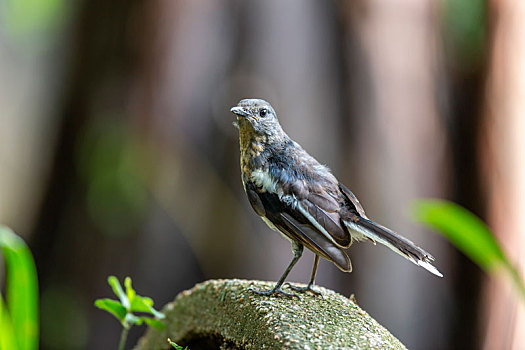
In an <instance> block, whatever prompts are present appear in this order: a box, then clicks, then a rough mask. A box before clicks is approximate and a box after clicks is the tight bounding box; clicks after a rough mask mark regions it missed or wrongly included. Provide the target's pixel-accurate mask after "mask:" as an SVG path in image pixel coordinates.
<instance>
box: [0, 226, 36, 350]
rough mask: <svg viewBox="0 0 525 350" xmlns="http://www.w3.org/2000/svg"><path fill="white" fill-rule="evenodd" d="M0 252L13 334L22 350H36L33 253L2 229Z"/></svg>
mask: <svg viewBox="0 0 525 350" xmlns="http://www.w3.org/2000/svg"><path fill="white" fill-rule="evenodd" d="M0 248H1V251H2V254H3V256H4V259H5V261H6V302H7V310H8V311H7V312H8V313H9V315H10V318H11V323H12V328H13V330H14V333H12V334H14V338H15V339H16V341H17V342H18V349H19V350H33V349H37V347H38V337H39V323H38V318H39V317H38V280H37V274H36V267H35V263H34V261H33V257H32V255H31V251H30V250H29V248H28V247H27V245H26V244H25V243H24V241H23V240H22V239H21V238H20V237H18V236H17V235H16V234H15V233H14V232H13V231H11V230H10V229H9V228H7V227H5V226H0ZM2 310H4V307H2ZM2 313H3V314H4V313H5V311H3V312H2Z"/></svg>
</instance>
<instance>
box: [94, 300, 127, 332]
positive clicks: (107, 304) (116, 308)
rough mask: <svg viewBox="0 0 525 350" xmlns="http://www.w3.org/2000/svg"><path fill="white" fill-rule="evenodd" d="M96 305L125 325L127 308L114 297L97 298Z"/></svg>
mask: <svg viewBox="0 0 525 350" xmlns="http://www.w3.org/2000/svg"><path fill="white" fill-rule="evenodd" d="M95 306H96V307H98V308H99V309H101V310H104V311H107V312H109V313H110V314H112V315H113V316H115V317H116V318H117V319H118V320H119V321H120V323H122V325H123V326H125V325H124V323H125V321H126V314H127V310H126V308H125V307H124V306H122V305H121V304H120V303H119V302H118V301H116V300H113V299H107V298H106V299H97V300H95Z"/></svg>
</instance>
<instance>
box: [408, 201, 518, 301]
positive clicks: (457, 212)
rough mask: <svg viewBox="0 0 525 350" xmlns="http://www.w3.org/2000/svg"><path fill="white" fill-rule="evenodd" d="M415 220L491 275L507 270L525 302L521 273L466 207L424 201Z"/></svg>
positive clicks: (418, 203)
mask: <svg viewBox="0 0 525 350" xmlns="http://www.w3.org/2000/svg"><path fill="white" fill-rule="evenodd" d="M413 212H414V216H415V219H416V220H417V221H419V222H422V223H423V224H425V225H426V226H428V227H430V228H433V229H435V230H437V231H438V232H439V233H441V234H442V235H443V236H445V237H446V238H448V240H449V241H450V242H451V243H452V244H454V245H455V246H456V248H458V249H459V250H460V251H461V252H463V254H465V255H466V256H467V257H469V258H470V260H472V261H473V262H474V263H476V264H477V265H478V266H479V267H481V268H482V269H484V270H485V271H486V272H487V273H492V272H494V270H495V269H497V268H504V269H505V271H506V272H507V273H508V274H509V275H510V276H511V278H512V279H513V281H514V282H515V284H516V286H517V288H518V290H519V291H520V293H521V296H522V297H523V298H524V300H525V285H524V283H523V280H522V279H521V276H520V274H519V272H518V270H517V269H516V268H515V267H514V266H513V265H512V264H511V263H510V262H509V260H508V259H507V257H506V256H505V254H504V252H503V250H502V249H501V247H500V245H499V244H498V242H497V241H496V238H495V237H494V235H493V233H492V232H491V230H490V229H489V228H488V227H487V225H485V223H484V222H483V221H482V220H481V219H479V218H478V217H477V216H476V215H474V214H473V213H471V212H470V211H468V210H467V209H465V208H463V207H462V206H460V205H458V204H455V203H452V202H448V201H444V200H433V199H429V200H420V201H417V202H416V204H415V207H414V211H413Z"/></svg>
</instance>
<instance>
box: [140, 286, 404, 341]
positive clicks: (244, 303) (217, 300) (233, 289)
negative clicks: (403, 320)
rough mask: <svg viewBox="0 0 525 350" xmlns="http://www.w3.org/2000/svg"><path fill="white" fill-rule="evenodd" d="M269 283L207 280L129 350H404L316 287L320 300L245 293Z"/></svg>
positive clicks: (345, 302) (347, 303) (352, 306)
mask: <svg viewBox="0 0 525 350" xmlns="http://www.w3.org/2000/svg"><path fill="white" fill-rule="evenodd" d="M274 283H275V282H262V281H246V280H210V281H206V282H203V283H199V284H197V285H196V286H195V287H193V288H192V289H190V290H187V291H184V292H182V293H180V294H179V295H178V296H177V297H176V298H175V301H173V302H172V303H169V304H168V305H166V307H164V310H163V312H164V313H165V314H166V322H165V323H166V325H167V327H166V329H164V330H162V331H157V330H154V329H152V328H150V329H149V330H148V331H147V332H146V334H145V335H144V336H143V337H142V339H141V340H140V341H139V343H138V345H137V346H136V348H135V349H137V350H146V349H152V350H153V349H155V350H157V349H172V348H171V347H170V345H169V344H168V343H167V339H168V338H170V339H171V340H172V341H174V342H176V343H177V344H179V345H183V346H188V348H189V349H190V350H198V349H311V350H314V349H405V346H404V345H403V344H402V343H401V342H400V341H399V340H397V339H396V338H395V337H394V336H393V335H392V334H390V333H389V332H388V331H387V330H386V329H385V328H384V327H383V326H381V325H380V324H379V323H377V321H376V320H374V319H373V318H372V317H370V315H368V314H367V313H366V312H365V311H363V310H362V309H361V308H360V307H359V306H357V304H356V303H355V301H353V300H350V299H348V298H346V297H344V296H342V295H340V294H337V293H336V292H334V291H332V290H329V289H325V288H322V287H319V286H316V288H317V290H319V291H320V292H321V295H312V294H310V293H305V294H301V299H300V300H297V299H296V298H292V299H289V298H283V297H275V296H273V297H266V296H261V295H257V294H255V293H253V292H251V291H250V290H249V289H250V288H253V289H258V290H261V289H269V288H271V287H273V285H274Z"/></svg>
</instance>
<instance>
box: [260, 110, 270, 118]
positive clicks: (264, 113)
mask: <svg viewBox="0 0 525 350" xmlns="http://www.w3.org/2000/svg"><path fill="white" fill-rule="evenodd" d="M267 114H268V110H267V109H266V108H263V109H261V110H260V111H259V115H260V116H261V117H262V118H264V117H266V115H267Z"/></svg>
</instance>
